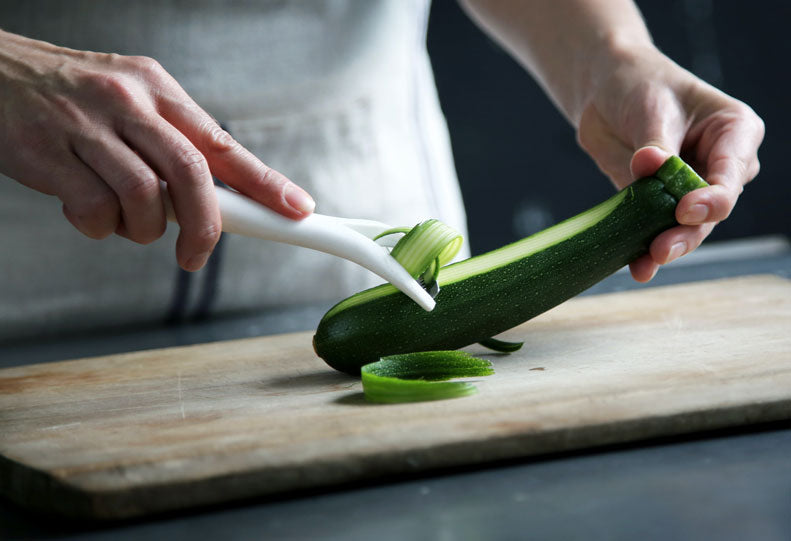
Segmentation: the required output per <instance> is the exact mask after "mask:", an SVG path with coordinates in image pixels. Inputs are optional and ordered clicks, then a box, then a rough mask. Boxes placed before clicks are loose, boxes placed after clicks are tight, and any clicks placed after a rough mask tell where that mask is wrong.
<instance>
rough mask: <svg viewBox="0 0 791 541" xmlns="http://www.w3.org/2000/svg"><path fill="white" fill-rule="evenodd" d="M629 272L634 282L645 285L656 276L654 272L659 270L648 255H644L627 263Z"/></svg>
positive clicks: (657, 265)
mask: <svg viewBox="0 0 791 541" xmlns="http://www.w3.org/2000/svg"><path fill="white" fill-rule="evenodd" d="M629 270H630V271H631V273H632V278H634V279H635V281H637V282H641V283H645V282H650V281H651V279H652V278H653V277H654V276H655V275H656V271H658V270H659V264H658V263H656V262H655V261H654V260H653V259H652V258H651V255H650V254H645V255H643V256H640V257H638V258H637V259H635V260H634V261H632V262H631V263H629Z"/></svg>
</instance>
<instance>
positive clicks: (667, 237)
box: [649, 223, 715, 265]
mask: <svg viewBox="0 0 791 541" xmlns="http://www.w3.org/2000/svg"><path fill="white" fill-rule="evenodd" d="M714 225H715V224H714V223H706V224H703V225H695V226H692V225H680V226H676V227H673V228H671V229H668V230H667V231H664V232H662V233H660V234H659V235H657V237H656V238H655V239H654V240H653V241H652V242H651V246H650V247H649V253H650V255H651V259H653V261H654V262H655V263H657V264H659V265H665V264H667V263H670V262H671V261H673V260H675V259H678V258H679V257H681V256H683V255H685V254H688V253H689V252H692V251H693V250H695V249H696V248H697V247H698V246H700V244H701V243H702V242H703V239H705V238H706V237H707V236H708V235H709V234H710V233H711V231H712V229H714Z"/></svg>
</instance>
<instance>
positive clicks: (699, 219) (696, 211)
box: [681, 203, 709, 224]
mask: <svg viewBox="0 0 791 541" xmlns="http://www.w3.org/2000/svg"><path fill="white" fill-rule="evenodd" d="M708 215H709V207H707V206H706V205H704V204H702V203H698V204H696V205H692V207H691V208H690V209H689V210H688V211H687V212H685V213H684V215H683V216H682V217H681V219H682V221H683V222H684V223H686V224H702V223H703V222H705V221H706V217H708Z"/></svg>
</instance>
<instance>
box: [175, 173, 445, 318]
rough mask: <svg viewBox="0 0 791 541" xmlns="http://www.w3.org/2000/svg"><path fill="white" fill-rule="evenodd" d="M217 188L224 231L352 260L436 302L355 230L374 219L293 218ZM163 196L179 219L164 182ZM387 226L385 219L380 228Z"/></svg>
mask: <svg viewBox="0 0 791 541" xmlns="http://www.w3.org/2000/svg"><path fill="white" fill-rule="evenodd" d="M216 190H217V199H218V201H219V205H220V215H221V216H222V230H223V231H225V232H226V233H236V234H238V235H244V236H246V237H256V238H261V239H266V240H273V241H276V242H282V243H285V244H293V245H295V246H302V247H305V248H311V249H313V250H318V251H320V252H324V253H328V254H332V255H334V256H338V257H341V258H343V259H348V260H349V261H353V262H354V263H357V264H358V265H361V266H362V267H365V268H366V269H368V270H370V271H371V272H373V273H375V274H377V275H379V276H381V277H382V278H384V279H385V280H387V281H388V282H390V283H391V284H393V285H394V286H395V287H397V288H398V289H399V290H401V291H402V292H404V293H405V294H406V295H408V296H409V297H410V298H411V299H412V300H414V301H415V302H416V303H418V304H419V305H420V307H421V308H423V309H424V310H427V311H431V310H432V309H433V308H434V306H435V302H434V299H433V298H431V295H429V294H428V293H427V292H426V291H425V290H424V289H423V288H422V287H421V286H420V284H418V282H417V280H415V279H414V278H412V276H410V275H409V273H408V272H407V271H406V270H405V269H404V267H402V266H401V265H400V264H399V263H398V261H396V260H395V259H393V258H392V257H391V256H390V254H389V253H388V252H387V250H385V248H383V247H382V246H380V245H378V244H377V243H376V242H374V241H373V240H371V239H370V238H369V237H366V236H365V235H363V234H362V233H358V232H357V231H355V230H354V229H352V227H354V225H355V224H357V225H359V224H363V225H368V226H369V228H371V227H373V228H375V227H376V223H375V222H367V221H363V220H345V219H342V218H335V217H333V216H325V215H323V214H316V213H314V214H311V215H310V216H308V217H307V218H304V219H302V220H292V219H289V218H286V217H285V216H281V215H280V214H278V213H276V212H275V211H273V210H271V209H269V208H268V207H265V206H264V205H261V204H260V203H257V202H256V201H253V200H252V199H250V198H249V197H247V196H245V195H242V194H240V193H238V192H234V191H231V190H228V189H225V188H221V187H218V188H216ZM162 195H163V200H164V201H165V209H166V212H167V217H168V220H170V221H172V222H176V215H175V212H174V211H173V205H172V202H171V200H170V197H169V196H168V193H167V188H166V186H165V185H164V183H162ZM369 224H370V225H369ZM386 227H387V226H386V225H384V224H381V228H382V230H384V229H386Z"/></svg>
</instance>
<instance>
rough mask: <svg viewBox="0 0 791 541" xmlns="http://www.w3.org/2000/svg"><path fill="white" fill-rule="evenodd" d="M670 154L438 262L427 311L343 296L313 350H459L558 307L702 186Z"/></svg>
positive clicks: (356, 365)
mask: <svg viewBox="0 0 791 541" xmlns="http://www.w3.org/2000/svg"><path fill="white" fill-rule="evenodd" d="M707 185H708V184H706V182H704V181H703V179H701V178H700V177H699V176H698V175H697V174H696V173H695V172H694V171H693V170H692V169H691V168H690V167H689V166H688V165H686V164H685V163H684V162H683V161H682V160H681V159H680V158H678V157H675V156H674V157H671V158H669V159H668V160H667V161H666V162H665V163H664V164H663V165H662V167H661V168H660V169H659V170H658V171H657V172H656V174H654V175H653V176H651V177H645V178H642V179H639V180H637V181H635V182H634V183H632V184H631V185H629V186H627V187H626V188H624V189H623V190H621V191H620V192H618V193H617V194H615V195H614V196H612V197H611V198H609V199H607V200H606V201H604V202H602V203H600V204H598V205H596V206H595V207H593V208H591V209H589V210H587V211H585V212H583V213H581V214H578V215H577V216H574V217H573V218H569V219H568V220H565V221H563V222H561V223H559V224H556V225H554V226H552V227H550V228H548V229H545V230H544V231H541V232H539V233H536V234H534V235H531V236H529V237H527V238H524V239H522V240H520V241H517V242H515V243H513V244H509V245H507V246H504V247H502V248H499V249H497V250H494V251H492V252H488V253H486V254H483V255H479V256H476V257H473V258H470V259H467V260H464V261H461V262H459V263H455V264H452V265H448V266H447V267H443V268H442V269H441V271H440V273H439V275H438V278H437V281H438V283H439V286H440V293H439V295H438V296H437V298H436V300H437V306H436V308H434V310H433V311H431V312H425V311H423V310H421V309H420V307H418V306H417V305H416V304H415V303H414V302H412V301H411V300H410V299H409V298H408V297H406V296H405V295H404V294H402V293H401V292H399V291H398V290H397V289H396V288H395V287H393V286H391V285H389V284H384V285H382V286H378V287H376V288H373V289H369V290H366V291H362V292H360V293H357V294H356V295H352V296H351V297H349V298H347V299H345V300H343V301H341V302H340V303H338V304H337V305H335V306H334V307H333V308H331V309H330V310H329V311H328V312H327V313H326V314H325V315H324V317H323V318H322V320H321V322H320V323H319V326H318V328H317V330H316V334H315V336H314V337H313V345H314V349H315V350H316V353H317V354H318V355H319V357H321V358H322V359H324V361H325V362H327V364H329V365H330V366H332V367H333V368H335V369H337V370H340V371H342V372H347V373H350V374H359V373H360V367H361V366H363V365H364V364H366V363H370V362H374V361H377V360H379V359H380V358H381V357H385V356H388V355H395V354H401V353H410V352H415V351H430V350H450V349H457V348H461V347H464V346H467V345H470V344H474V343H476V342H480V341H486V340H487V339H489V338H490V337H492V336H494V335H496V334H499V333H501V332H503V331H506V330H508V329H510V328H512V327H515V326H517V325H519V324H521V323H523V322H525V321H527V320H529V319H531V318H533V317H535V316H537V315H539V314H541V313H542V312H545V311H546V310H549V309H550V308H553V307H554V306H557V305H558V304H560V303H562V302H564V301H566V300H568V299H569V298H571V297H573V296H575V295H577V294H579V293H581V292H582V291H584V290H585V289H587V288H589V287H590V286H592V285H594V284H595V283H597V282H599V281H600V280H602V279H604V278H606V277H607V276H609V275H610V274H612V273H614V272H615V271H617V270H618V269H620V268H621V267H623V266H624V265H627V264H628V263H630V262H631V261H634V260H635V259H637V258H638V257H639V256H641V255H643V254H645V253H646V252H647V250H648V246H649V245H650V243H651V241H652V240H653V239H654V238H655V237H656V236H657V235H658V234H659V233H661V232H662V231H665V230H666V229H669V228H671V227H673V226H675V225H676V224H677V222H676V219H675V210H676V204H677V203H678V201H679V200H680V199H681V198H682V197H683V196H684V195H685V194H686V193H688V192H690V191H692V190H695V189H698V188H702V187H705V186H707Z"/></svg>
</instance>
